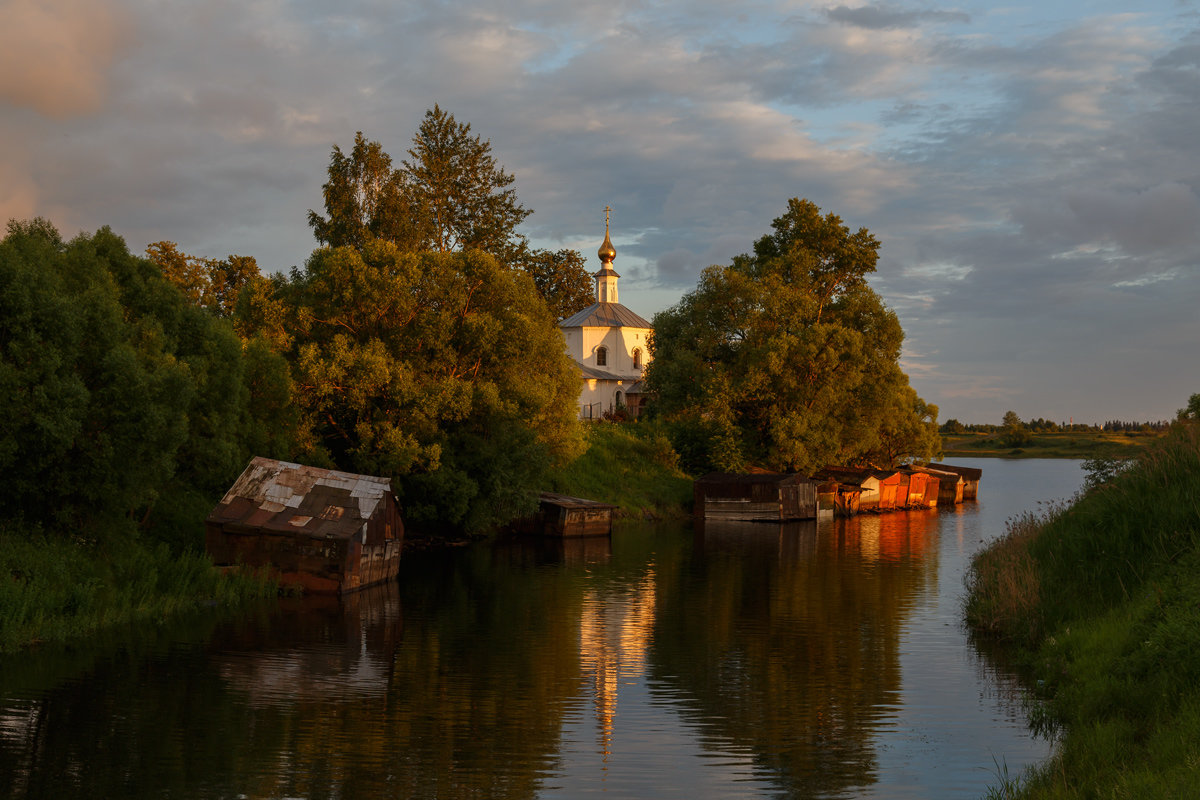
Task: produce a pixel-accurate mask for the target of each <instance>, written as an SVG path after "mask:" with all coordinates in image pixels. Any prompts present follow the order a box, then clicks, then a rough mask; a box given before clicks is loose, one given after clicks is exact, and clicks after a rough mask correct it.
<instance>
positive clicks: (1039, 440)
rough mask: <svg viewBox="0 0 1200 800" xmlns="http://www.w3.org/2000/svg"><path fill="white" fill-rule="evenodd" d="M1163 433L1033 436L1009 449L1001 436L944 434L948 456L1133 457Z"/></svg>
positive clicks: (943, 440)
mask: <svg viewBox="0 0 1200 800" xmlns="http://www.w3.org/2000/svg"><path fill="white" fill-rule="evenodd" d="M1162 436H1163V435H1162V434H1160V433H1103V432H1100V433H1078V432H1075V433H1034V434H1032V439H1031V440H1030V441H1029V442H1028V443H1027V444H1024V445H1022V446H1021V447H1015V448H1014V447H1006V446H1005V445H1004V443H1003V441H1002V437H1003V434H1001V433H990V434H989V433H962V434H943V435H942V449H943V453H944V455H945V457H947V458H951V457H954V456H960V457H963V456H965V457H993V458H1130V457H1132V456H1136V455H1137V454H1138V453H1140V452H1142V451H1143V450H1145V449H1146V448H1147V447H1149V446H1151V445H1153V444H1154V443H1155V442H1157V441H1159V440H1160V439H1162Z"/></svg>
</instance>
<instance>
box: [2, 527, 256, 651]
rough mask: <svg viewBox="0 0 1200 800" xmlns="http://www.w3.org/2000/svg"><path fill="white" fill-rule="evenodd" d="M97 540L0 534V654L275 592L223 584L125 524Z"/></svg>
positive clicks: (207, 567) (200, 564) (198, 560)
mask: <svg viewBox="0 0 1200 800" xmlns="http://www.w3.org/2000/svg"><path fill="white" fill-rule="evenodd" d="M104 540H105V541H104V545H103V546H100V545H95V544H86V543H82V542H80V541H78V540H72V539H69V538H64V537H62V536H59V535H52V534H48V533H45V532H44V531H43V530H42V529H41V528H39V527H36V526H35V527H20V526H15V525H13V524H12V523H6V524H5V525H3V526H0V575H3V576H5V579H4V580H0V651H12V650H17V649H19V648H21V647H24V646H26V645H28V644H30V643H33V642H46V641H63V640H66V639H69V638H74V637H78V636H82V635H86V634H88V633H92V632H94V631H97V630H99V629H101V628H104V627H107V626H111V625H115V624H119V623H128V622H132V621H135V620H138V619H155V618H162V617H163V616H164V615H166V614H170V613H173V612H176V611H179V610H182V609H185V608H196V607H199V606H204V605H234V604H238V603H242V602H245V601H246V600H249V599H252V598H265V597H274V596H275V594H276V592H277V588H276V586H275V585H274V583H272V582H270V581H268V580H266V579H264V578H262V577H259V576H252V575H230V576H223V575H221V574H220V573H217V572H216V571H214V570H213V568H212V564H211V562H209V561H208V559H206V558H204V557H203V556H200V555H196V554H190V553H185V554H182V555H181V554H179V553H176V552H173V551H172V550H171V549H170V548H168V547H167V546H166V545H165V544H151V543H146V542H144V541H139V540H138V539H137V538H136V537H135V536H134V535H133V531H132V525H130V524H128V523H125V524H123V525H118V526H117V527H116V529H114V530H111V531H110V533H109V535H107V536H105V537H104Z"/></svg>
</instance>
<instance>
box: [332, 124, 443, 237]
mask: <svg viewBox="0 0 1200 800" xmlns="http://www.w3.org/2000/svg"><path fill="white" fill-rule="evenodd" d="M328 173H329V180H328V181H326V182H325V185H324V186H323V187H322V193H323V194H324V197H325V213H326V214H327V215H328V216H327V217H322V216H321V215H319V214H318V213H317V212H315V211H313V210H312V209H309V211H308V224H309V227H311V228H312V229H313V236H315V237H316V239H317V241H318V242H320V243H321V244H325V245H329V246H330V247H359V248H361V247H363V246H364V245H366V243H367V242H368V241H370V240H371V239H383V240H384V241H388V242H391V243H392V244H394V245H396V246H397V247H400V248H401V249H406V250H407V249H413V250H416V249H420V248H421V247H422V246H423V244H424V242H425V241H426V240H427V239H428V238H429V234H428V232H427V231H426V229H425V227H424V226H423V220H422V219H421V218H420V216H419V212H418V210H417V209H416V208H415V207H414V200H413V198H412V197H411V196H410V195H409V193H408V191H407V185H406V181H405V176H404V174H403V173H402V172H400V171H399V170H395V169H393V168H392V158H391V156H389V155H388V154H387V153H385V152H384V151H383V146H382V145H380V144H379V142H372V141H367V139H366V138H364V137H363V134H362V131H358V132H357V133H356V134H355V135H354V147H353V149H352V150H351V151H350V155H349V156H347V155H345V154H344V153H343V152H342V151H341V149H340V148H339V147H338V146H337V145H336V144H335V145H334V146H333V152H332V153H331V154H330V157H329V169H328Z"/></svg>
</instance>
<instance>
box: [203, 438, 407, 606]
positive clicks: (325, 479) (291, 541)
mask: <svg viewBox="0 0 1200 800" xmlns="http://www.w3.org/2000/svg"><path fill="white" fill-rule="evenodd" d="M204 523H205V546H206V548H207V550H208V554H209V556H210V557H211V558H212V560H213V563H214V564H217V565H219V566H226V565H235V564H245V565H247V566H251V567H266V568H269V569H270V570H271V571H272V572H274V573H275V574H276V575H277V576H278V578H279V580H280V581H281V582H282V583H283V584H285V585H297V584H298V585H300V586H302V587H303V588H304V590H305V591H306V592H318V593H344V592H351V591H354V590H356V589H361V588H363V587H364V586H370V585H371V584H374V583H379V582H380V581H385V580H389V579H392V578H395V577H396V574H397V572H398V571H399V568H400V550H401V548H402V546H403V544H404V523H403V522H402V521H401V519H400V509H399V506H398V505H397V503H396V498H395V496H394V495H393V494H392V487H391V481H390V480H388V479H387V478H376V477H372V476H369V475H354V474H351V473H348V472H337V471H334V470H327V469H320V468H318V467H308V466H303V465H300V464H292V463H289V462H287V461H276V460H274V459H269V458H261V457H256V458H254V459H253V460H251V462H250V464H249V466H247V467H246V469H245V471H244V472H242V474H241V476H240V477H239V478H238V479H237V481H235V482H234V484H233V486H232V487H231V488H230V489H229V491H228V492H226V493H225V496H224V497H223V498H221V502H220V503H218V504H217V506H216V508H214V509H213V510H212V512H211V513H210V514H209V515H208V517H207V518H206V519H205V521H204Z"/></svg>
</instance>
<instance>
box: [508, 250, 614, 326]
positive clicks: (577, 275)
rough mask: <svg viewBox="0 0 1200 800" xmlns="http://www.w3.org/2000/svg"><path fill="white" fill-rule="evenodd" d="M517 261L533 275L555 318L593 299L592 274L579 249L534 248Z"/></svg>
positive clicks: (586, 305)
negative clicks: (587, 268)
mask: <svg viewBox="0 0 1200 800" xmlns="http://www.w3.org/2000/svg"><path fill="white" fill-rule="evenodd" d="M519 265H520V267H521V268H522V269H523V270H525V272H527V273H528V274H529V277H530V278H532V279H533V285H534V286H535V287H536V288H537V290H538V292H539V293H540V294H541V295H542V297H543V298H545V300H546V305H548V306H549V307H550V313H552V314H554V318H555V319H559V320H561V319H565V318H567V317H569V316H571V315H572V314H574V313H575V312H576V311H582V310H583V309H585V308H587V307H588V306H590V305H591V304H592V303H594V302H595V301H596V291H595V288H594V287H593V285H592V276H591V275H589V274H588V272H587V270H586V269H585V268H584V260H583V256H582V255H580V253H579V251H578V250H556V251H553V252H552V251H550V250H534V251H532V252H530V253H529V254H527V255H526V256H525V257H524V258H522V259H521V260H520V262H519Z"/></svg>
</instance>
